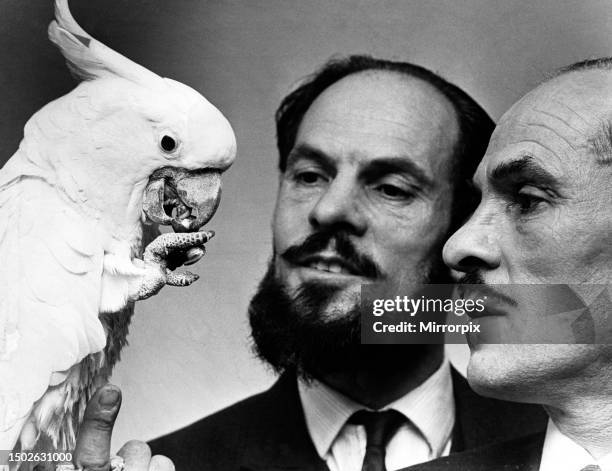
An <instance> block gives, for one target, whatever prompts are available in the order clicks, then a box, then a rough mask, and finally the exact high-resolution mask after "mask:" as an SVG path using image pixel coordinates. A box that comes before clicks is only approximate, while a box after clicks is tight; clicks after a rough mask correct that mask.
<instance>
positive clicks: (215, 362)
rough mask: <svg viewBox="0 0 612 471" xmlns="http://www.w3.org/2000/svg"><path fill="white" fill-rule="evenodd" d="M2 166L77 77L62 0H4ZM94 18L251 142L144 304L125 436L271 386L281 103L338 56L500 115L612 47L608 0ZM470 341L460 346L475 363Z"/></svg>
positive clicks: (365, 0) (414, 1) (160, 428)
mask: <svg viewBox="0 0 612 471" xmlns="http://www.w3.org/2000/svg"><path fill="white" fill-rule="evenodd" d="M0 5H1V8H2V10H1V15H0V38H1V44H2V47H1V48H0V93H1V99H0V165H3V164H4V162H5V161H6V160H7V159H8V158H9V157H10V156H11V155H12V154H13V153H14V151H15V150H16V149H17V146H18V143H19V141H20V139H21V136H22V129H23V126H24V124H25V122H26V120H27V119H28V118H29V116H31V115H32V113H34V112H35V111H36V110H38V109H39V108H40V107H41V106H42V105H44V104H45V103H47V102H48V101H50V100H52V99H54V98H56V97H58V96H60V95H62V94H64V93H66V92H68V91H69V90H70V89H71V88H72V87H73V86H74V85H75V82H74V81H73V80H72V78H71V77H70V76H69V74H68V72H67V70H66V68H65V66H64V62H63V59H62V57H61V56H60V54H59V52H58V51H57V50H56V49H55V47H54V46H53V45H52V44H51V43H50V42H49V41H48V40H47V37H46V29H47V25H48V23H49V22H50V21H51V19H52V17H53V13H52V12H53V7H52V1H51V0H2V2H1V3H0ZM71 8H72V11H73V14H74V16H75V17H76V19H77V21H79V22H80V24H81V26H83V28H84V29H85V30H86V31H88V32H89V33H90V34H91V35H93V36H94V37H95V38H97V39H98V40H100V41H102V42H104V43H105V44H107V45H109V46H110V47H112V48H114V49H116V50H117V51H119V52H121V53H122V54H124V55H126V56H128V57H129V58H131V59H132V60H135V61H136V62H138V63H140V64H142V65H144V66H145V67H147V68H149V69H151V70H153V71H154V72H156V73H158V74H160V75H162V76H166V77H171V78H173V79H176V80H179V81H181V82H184V83H186V84H188V85H190V86H192V87H193V88H195V89H197V90H198V91H200V92H201V93H202V94H203V95H204V96H206V97H207V98H208V99H209V100H210V101H211V102H213V103H214V104H215V105H217V107H219V109H221V110H222V111H223V113H224V114H225V115H226V116H227V117H228V119H229V120H230V122H231V123H232V125H233V126H234V130H235V132H236V135H237V138H238V149H239V155H238V159H237V161H236V163H235V164H234V167H233V168H232V169H231V170H230V171H229V172H228V173H227V174H226V177H225V179H224V192H223V195H224V196H223V200H222V203H221V207H220V209H219V211H218V213H217V215H216V216H215V217H214V219H213V220H212V222H211V223H210V227H211V228H213V229H215V230H216V232H217V237H216V238H215V239H214V240H213V241H211V243H210V244H209V245H208V248H209V252H208V254H207V256H206V258H205V259H204V260H202V261H201V262H200V263H199V264H198V265H196V268H195V271H196V272H197V273H199V274H200V275H201V279H200V280H199V281H198V283H197V284H196V285H195V286H193V287H191V288H189V289H178V288H166V289H164V291H162V293H161V294H159V295H158V296H157V297H155V298H153V299H152V300H148V301H146V302H143V303H141V304H140V305H139V306H138V308H137V315H136V316H135V319H134V322H133V328H132V334H131V335H130V343H131V345H130V346H129V347H128V348H127V349H126V350H125V351H124V355H123V357H124V358H123V361H122V363H121V364H120V365H119V367H118V368H117V370H116V373H115V375H114V379H113V381H114V382H115V383H116V384H118V385H119V386H120V387H121V388H122V390H123V392H124V403H123V410H122V412H121V414H120V417H119V420H118V422H117V426H116V432H115V436H114V447H118V446H120V445H121V444H122V443H123V442H124V441H125V440H127V439H130V438H140V439H149V438H152V437H155V436H158V435H160V434H161V433H164V432H167V431H170V430H172V429H175V428H177V427H179V426H182V425H184V424H187V423H189V422H192V421H194V420H196V419H197V418H198V417H200V416H202V415H204V414H207V413H210V412H212V411H214V410H217V409H219V408H221V407H223V406H226V405H229V404H230V403H232V402H234V401H236V400H238V399H240V398H242V397H245V396H247V395H249V394H251V393H253V392H255V391H258V390H261V389H263V388H264V387H266V386H267V385H268V384H269V383H270V382H271V380H272V378H271V375H270V374H269V372H266V370H265V369H264V368H263V367H262V366H261V365H260V364H259V362H258V361H257V360H255V359H254V358H253V357H252V354H251V352H250V349H249V341H248V327H247V323H246V315H245V312H246V306H247V304H248V300H249V298H250V296H251V295H252V293H253V291H254V289H255V286H256V284H257V282H258V281H259V279H260V277H261V275H262V274H263V271H264V268H265V265H266V263H267V260H268V257H269V254H270V229H269V227H270V217H271V214H272V209H273V201H274V197H275V191H276V182H277V174H276V169H275V166H276V152H275V147H274V138H275V132H274V121H273V114H274V111H275V109H276V107H277V106H278V104H279V102H280V100H281V99H282V97H283V96H284V95H285V94H286V93H287V92H288V91H290V90H291V89H292V88H293V87H294V86H295V85H296V84H297V83H298V81H299V80H300V79H301V78H303V77H304V76H305V75H307V74H309V73H311V72H312V71H313V70H314V69H315V68H316V67H318V66H319V65H320V64H321V63H322V62H323V61H325V60H327V59H328V58H330V57H331V56H332V55H342V54H348V53H369V54H373V55H377V56H381V57H386V58H391V59H397V60H408V61H413V62H416V63H419V64H421V65H424V66H426V67H429V68H431V69H433V70H435V71H437V72H439V73H440V74H442V75H443V76H444V77H446V78H447V79H449V80H451V81H453V82H456V83H457V84H458V85H460V86H462V87H463V88H464V89H465V90H466V91H468V92H469V93H470V94H472V95H473V96H474V97H475V98H476V99H477V100H478V101H480V102H481V103H482V105H483V106H484V107H485V108H486V109H487V110H488V111H489V112H490V113H491V115H492V116H493V117H494V118H495V119H497V118H499V116H500V115H501V114H502V112H503V111H504V110H505V109H507V108H508V107H509V106H510V105H511V104H512V103H513V102H514V101H516V100H517V99H518V98H519V97H520V96H521V95H522V94H524V93H525V92H526V91H528V90H529V89H530V88H532V87H533V86H535V85H536V84H537V83H538V82H540V81H541V80H542V79H543V78H545V76H546V74H547V73H548V72H550V71H552V70H554V69H556V68H558V67H560V66H563V65H566V64H568V63H571V62H574V61H577V60H581V59H585V58H588V57H593V56H602V55H608V54H612V35H611V31H612V5H611V4H610V2H609V0H573V1H569V0H536V1H534V0H530V1H513V0H427V1H425V0H420V1H418V0H394V1H393V0H390V1H383V0H334V1H333V2H332V1H329V0H309V1H297V0H295V1H290V0H257V1H256V0H242V1H239V0H227V1H220V0H218V1H204V0H201V1H196V0H174V1H172V2H170V1H162V0H129V1H128V0H120V1H119V0H117V1H113V0H87V1H85V0H80V1H79V0H72V2H71ZM464 353H465V352H464V351H463V350H462V351H457V350H453V351H451V352H450V355H451V357H452V359H453V360H454V361H455V362H457V363H458V364H459V365H460V367H461V365H464V363H465V356H464V355H463V354H464Z"/></svg>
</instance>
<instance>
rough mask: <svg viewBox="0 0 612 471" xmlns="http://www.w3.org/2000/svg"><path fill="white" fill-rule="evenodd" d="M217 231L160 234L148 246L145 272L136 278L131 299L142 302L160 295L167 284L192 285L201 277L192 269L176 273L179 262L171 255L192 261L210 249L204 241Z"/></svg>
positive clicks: (145, 255) (145, 253) (145, 252)
mask: <svg viewBox="0 0 612 471" xmlns="http://www.w3.org/2000/svg"><path fill="white" fill-rule="evenodd" d="M214 235H215V233H214V232H213V231H202V232H182V233H166V234H161V235H160V236H158V237H157V238H156V239H155V240H154V241H153V242H151V243H150V244H149V245H148V246H147V247H146V249H145V251H144V255H143V259H144V263H145V268H144V271H145V275H144V276H142V277H140V278H138V279H136V280H135V282H134V284H135V286H134V288H135V289H134V290H133V293H134V294H133V295H132V296H131V299H132V300H134V301H139V300H142V299H147V298H149V297H151V296H153V295H154V294H157V293H158V292H159V290H160V289H162V288H163V287H164V286H165V285H170V286H189V285H191V284H192V283H194V282H195V281H196V280H197V279H198V278H199V277H198V275H196V274H194V273H190V272H183V273H178V272H172V270H171V268H174V267H175V266H176V265H173V264H172V263H170V267H169V262H170V260H169V258H171V257H173V256H174V257H176V256H177V255H178V256H179V257H181V260H182V262H180V264H192V263H195V262H196V261H198V260H199V259H200V258H201V257H202V256H203V255H204V253H205V252H206V250H205V249H204V244H205V243H206V242H208V241H209V240H210V239H211V238H212V237H213V236H214Z"/></svg>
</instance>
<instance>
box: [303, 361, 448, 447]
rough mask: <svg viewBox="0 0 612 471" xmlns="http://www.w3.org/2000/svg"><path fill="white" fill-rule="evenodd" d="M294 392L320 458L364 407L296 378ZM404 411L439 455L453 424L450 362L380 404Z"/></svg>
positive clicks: (326, 388) (443, 363) (332, 391)
mask: <svg viewBox="0 0 612 471" xmlns="http://www.w3.org/2000/svg"><path fill="white" fill-rule="evenodd" d="M298 391H299V395H300V400H301V402H302V407H303V409H304V416H305V419H306V426H307V427H308V432H309V434H310V437H311V438H312V441H313V443H314V445H315V448H316V450H317V453H318V454H319V456H320V457H324V456H325V455H326V454H327V452H328V451H329V449H330V447H331V445H332V443H333V442H334V440H335V439H336V436H337V435H338V433H339V432H340V430H341V429H342V427H343V426H344V424H345V423H346V421H347V420H348V419H349V417H350V416H351V415H353V413H355V412H357V411H358V410H361V409H368V408H367V407H365V406H364V405H362V404H359V403H358V402H355V401H353V400H352V399H350V398H348V397H346V396H345V395H344V394H342V393H340V392H338V391H336V390H334V389H332V388H330V387H329V386H327V385H326V384H324V383H322V382H320V381H317V380H313V381H311V382H310V383H306V382H304V381H303V380H301V379H298ZM387 409H394V410H397V411H398V412H401V413H402V414H404V415H405V416H406V417H407V418H408V419H409V420H410V421H411V422H412V424H413V425H414V426H416V427H417V428H418V430H419V431H420V433H421V434H423V436H424V437H425V440H426V441H427V443H428V444H429V446H430V447H431V449H432V451H434V452H435V453H436V454H437V455H439V454H440V453H441V452H442V450H443V449H444V446H445V445H446V443H447V442H448V439H449V438H450V436H451V433H452V429H453V426H454V423H455V402H454V399H453V383H452V380H451V374H450V364H449V362H448V360H446V359H445V360H444V361H443V362H442V365H441V366H440V368H438V369H437V370H436V372H435V373H434V374H432V375H431V376H430V377H429V378H427V380H425V381H424V382H423V383H422V384H421V385H419V386H418V387H417V388H415V389H413V390H412V391H410V392H408V393H407V394H406V395H404V396H402V397H400V398H399V399H397V400H395V401H394V402H392V403H390V404H388V405H387V406H385V407H383V408H382V409H381V410H387Z"/></svg>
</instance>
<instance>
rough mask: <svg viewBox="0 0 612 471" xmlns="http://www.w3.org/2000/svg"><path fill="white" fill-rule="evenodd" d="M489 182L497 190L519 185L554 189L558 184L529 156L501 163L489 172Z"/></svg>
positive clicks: (552, 176)
mask: <svg viewBox="0 0 612 471" xmlns="http://www.w3.org/2000/svg"><path fill="white" fill-rule="evenodd" d="M489 181H490V183H491V185H493V186H494V187H496V188H497V189H507V188H508V187H511V186H515V185H517V184H519V183H533V184H538V185H543V186H548V187H554V186H556V185H557V183H558V181H557V178H556V177H555V176H554V175H553V174H552V173H550V172H549V171H548V170H546V169H544V168H543V167H542V166H540V165H539V164H538V163H537V162H536V161H535V159H534V158H533V157H532V156H530V155H526V156H523V157H520V158H518V159H514V160H510V161H507V162H502V163H501V164H499V165H498V166H497V167H495V168H494V169H493V170H492V171H491V173H490V176H489Z"/></svg>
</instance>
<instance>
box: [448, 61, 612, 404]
mask: <svg viewBox="0 0 612 471" xmlns="http://www.w3.org/2000/svg"><path fill="white" fill-rule="evenodd" d="M611 110H612V73H610V71H603V70H595V71H583V72H571V73H568V74H566V75H562V76H560V77H557V78H555V79H553V80H551V81H550V82H548V83H546V84H544V85H542V86H540V87H539V88H537V89H536V90H534V91H533V92H531V93H530V94H528V95H527V96H525V97H524V98H523V99H522V100H521V101H519V102H518V103H517V104H516V105H515V106H514V107H512V108H511V109H510V111H508V112H507V113H506V114H505V115H504V116H503V117H502V119H501V121H500V123H499V124H498V127H497V128H496V130H495V133H494V134H493V137H492V139H491V142H490V145H489V148H488V150H487V153H486V155H485V157H484V159H483V161H482V162H481V164H480V166H479V167H478V170H477V172H476V174H475V177H474V182H475V184H476V186H477V187H478V188H479V189H480V191H481V192H482V199H481V202H480V205H479V206H478V208H477V210H476V212H475V213H474V215H473V216H472V218H471V219H470V220H469V221H468V222H467V223H466V224H465V225H464V226H463V227H462V228H461V229H460V230H459V231H457V232H456V233H455V234H454V235H453V236H452V237H451V238H450V239H449V241H448V242H447V244H446V246H445V248H444V258H445V261H446V262H447V263H448V264H449V266H451V267H452V268H453V269H455V270H459V271H461V272H464V273H467V274H468V276H467V277H466V278H465V279H464V281H466V282H468V283H477V284H478V283H484V285H483V286H486V287H483V288H482V289H481V288H479V287H478V286H475V287H474V288H473V289H474V291H473V293H472V295H478V293H480V294H488V295H489V296H488V297H489V298H490V299H489V303H490V309H489V310H488V313H489V314H490V316H489V317H483V318H480V319H477V320H478V321H479V322H481V323H482V324H483V325H484V324H486V323H490V324H493V323H495V324H496V325H497V327H498V328H499V329H501V330H502V331H506V332H513V333H514V334H515V338H518V339H523V340H525V343H529V342H528V340H529V339H536V338H537V337H533V335H534V333H536V332H538V333H540V334H541V333H542V332H543V330H544V329H546V328H550V329H553V330H554V329H555V327H556V325H557V326H558V325H559V323H560V322H561V321H562V319H561V318H559V319H558V322H556V323H553V322H552V320H551V319H552V318H548V322H550V323H549V324H548V325H547V324H546V322H545V321H546V319H545V316H544V314H543V312H544V310H545V309H546V307H547V305H549V304H550V301H551V300H550V299H547V300H544V299H543V298H540V299H538V297H537V296H534V297H532V298H527V297H525V296H521V295H517V296H516V297H515V298H514V299H506V298H503V297H501V296H496V291H500V290H501V289H502V288H501V287H498V288H495V286H494V285H496V284H511V285H513V286H516V285H520V284H522V285H531V286H534V285H540V284H546V285H549V284H556V283H572V284H585V285H583V287H578V288H577V289H576V294H578V295H580V297H581V298H582V299H583V300H584V301H585V303H587V304H588V303H590V302H592V301H593V299H589V296H591V295H592V294H593V293H591V292H590V291H592V290H591V288H590V287H589V286H587V285H586V284H590V285H592V284H605V285H607V284H610V281H611V280H612V184H611V183H612V164H611V162H610V155H611V154H610V144H611V142H610V139H612V132H611V128H610V126H609V123H610V119H611V118H612V114H611V113H610V111H611ZM487 285H488V286H487ZM488 288H492V289H493V290H492V291H491V290H489V289H488ZM514 292H515V293H521V292H522V293H525V292H526V291H525V290H521V289H515V290H514ZM541 292H544V290H542V291H541ZM506 294H507V292H506ZM493 316H494V317H493ZM593 317H594V322H595V323H597V321H598V319H597V318H596V316H593ZM472 340H474V339H472ZM568 341H571V338H569V339H568ZM533 343H537V340H535V341H534V342H533ZM471 349H472V357H471V360H470V365H469V370H468V374H469V377H470V381H471V382H472V384H473V385H474V386H475V387H476V388H477V389H478V390H480V391H481V392H485V393H486V392H487V391H488V392H489V394H491V395H494V396H498V397H505V398H509V399H517V400H523V401H527V402H539V401H540V400H541V401H542V402H544V403H546V402H545V401H546V397H550V390H553V389H554V388H555V387H556V386H557V384H558V383H556V380H557V379H561V378H563V377H564V376H568V375H573V374H574V373H575V372H576V371H578V370H585V369H587V370H588V369H589V368H600V367H601V365H602V364H605V362H609V360H608V358H609V352H608V350H609V347H608V346H605V345H576V344H574V345H552V344H551V345H520V344H515V345H494V344H479V343H477V342H473V343H472V345H471ZM602 362H603V363H602Z"/></svg>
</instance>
